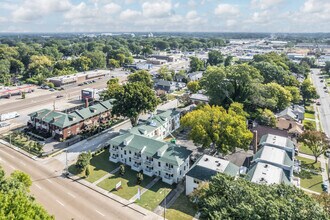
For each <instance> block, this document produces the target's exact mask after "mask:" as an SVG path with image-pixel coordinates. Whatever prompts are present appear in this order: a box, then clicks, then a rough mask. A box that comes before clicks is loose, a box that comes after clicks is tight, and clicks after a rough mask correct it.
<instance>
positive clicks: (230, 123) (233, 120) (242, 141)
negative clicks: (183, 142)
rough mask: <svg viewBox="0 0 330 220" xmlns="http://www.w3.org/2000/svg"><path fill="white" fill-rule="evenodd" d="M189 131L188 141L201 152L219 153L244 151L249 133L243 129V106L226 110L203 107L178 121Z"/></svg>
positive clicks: (244, 117)
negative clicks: (207, 150)
mask: <svg viewBox="0 0 330 220" xmlns="http://www.w3.org/2000/svg"><path fill="white" fill-rule="evenodd" d="M181 124H182V126H183V127H184V128H188V129H189V130H190V131H189V137H190V139H192V140H193V141H194V143H195V144H201V145H202V146H203V147H204V148H215V149H216V150H218V151H219V152H220V153H223V154H227V153H229V152H234V151H235V150H236V148H241V149H245V150H247V149H248V147H249V144H250V143H251V141H252V133H251V132H250V131H249V130H248V129H247V126H246V113H245V112H244V111H243V106H242V105H241V104H238V103H232V104H231V106H230V107H229V109H228V110H226V109H224V108H223V107H219V106H209V105H206V106H203V107H201V108H199V109H197V110H195V111H192V112H189V113H187V114H186V115H185V116H183V117H182V119H181Z"/></svg>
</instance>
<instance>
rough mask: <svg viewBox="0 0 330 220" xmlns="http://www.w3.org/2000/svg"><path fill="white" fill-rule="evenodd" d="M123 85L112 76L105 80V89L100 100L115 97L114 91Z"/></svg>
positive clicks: (118, 90)
mask: <svg viewBox="0 0 330 220" xmlns="http://www.w3.org/2000/svg"><path fill="white" fill-rule="evenodd" d="M122 90H123V87H122V86H121V85H120V84H119V79H118V78H112V79H110V80H109V81H108V82H107V89H106V90H105V91H104V92H102V94H101V96H102V100H109V99H113V98H115V97H116V93H118V92H121V91H122Z"/></svg>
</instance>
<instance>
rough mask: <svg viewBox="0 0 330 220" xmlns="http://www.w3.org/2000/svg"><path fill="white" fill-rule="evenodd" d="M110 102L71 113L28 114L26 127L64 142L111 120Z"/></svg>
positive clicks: (43, 112) (48, 110) (43, 111)
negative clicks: (28, 118)
mask: <svg viewBox="0 0 330 220" xmlns="http://www.w3.org/2000/svg"><path fill="white" fill-rule="evenodd" d="M111 109H112V104H111V101H110V100H107V101H103V102H100V103H98V104H96V105H93V106H89V107H86V108H83V109H80V110H75V111H74V112H72V113H69V114H67V113H63V112H58V111H54V110H50V109H42V110H39V111H37V112H34V113H31V114H29V116H30V120H29V121H28V126H29V127H30V128H35V129H37V130H38V131H40V132H43V133H48V134H50V135H51V136H52V137H54V138H55V139H57V140H65V139H67V138H68V137H70V136H73V135H77V134H79V133H81V132H83V131H85V130H89V129H90V128H92V127H94V126H98V125H100V124H105V123H107V122H108V120H109V119H110V118H111Z"/></svg>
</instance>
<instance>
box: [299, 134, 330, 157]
mask: <svg viewBox="0 0 330 220" xmlns="http://www.w3.org/2000/svg"><path fill="white" fill-rule="evenodd" d="M299 141H300V142H301V143H303V144H304V145H306V146H307V147H308V148H309V149H310V150H311V152H312V153H313V156H314V157H315V163H316V162H317V159H318V157H319V156H320V155H322V154H324V153H325V151H326V150H327V149H329V148H330V144H329V139H328V138H327V136H326V134H325V133H323V132H321V131H310V130H307V131H304V133H302V134H301V135H300V137H299Z"/></svg>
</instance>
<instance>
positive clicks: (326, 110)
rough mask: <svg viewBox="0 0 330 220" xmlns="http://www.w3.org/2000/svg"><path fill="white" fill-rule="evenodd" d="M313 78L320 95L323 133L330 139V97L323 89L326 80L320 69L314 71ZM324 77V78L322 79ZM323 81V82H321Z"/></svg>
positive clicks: (319, 107)
mask: <svg viewBox="0 0 330 220" xmlns="http://www.w3.org/2000/svg"><path fill="white" fill-rule="evenodd" d="M312 72H313V74H311V78H312V81H313V84H314V86H315V87H316V90H317V92H318V94H319V95H320V99H319V100H320V104H321V105H320V106H318V109H319V115H320V122H321V125H322V129H323V131H324V132H325V133H326V134H327V135H328V137H330V95H329V93H326V92H325V91H326V90H325V89H324V88H323V87H325V86H326V83H325V80H324V79H323V77H322V76H321V75H320V69H312ZM320 77H322V78H320ZM321 81H323V82H321Z"/></svg>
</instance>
